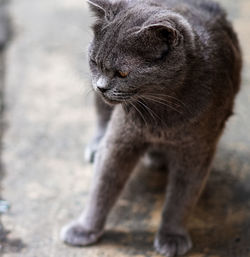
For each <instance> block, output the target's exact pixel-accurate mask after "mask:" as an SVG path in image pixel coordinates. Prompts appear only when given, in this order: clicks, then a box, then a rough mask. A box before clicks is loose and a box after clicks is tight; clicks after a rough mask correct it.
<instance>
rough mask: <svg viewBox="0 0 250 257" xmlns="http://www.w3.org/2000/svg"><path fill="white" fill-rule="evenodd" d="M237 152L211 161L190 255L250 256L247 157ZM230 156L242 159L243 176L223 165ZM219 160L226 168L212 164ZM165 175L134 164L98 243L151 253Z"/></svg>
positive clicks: (194, 218)
mask: <svg viewBox="0 0 250 257" xmlns="http://www.w3.org/2000/svg"><path fill="white" fill-rule="evenodd" d="M237 154H239V153H237V152H230V151H226V150H223V151H221V153H220V154H219V156H220V157H219V158H217V160H216V161H215V165H214V169H213V170H212V173H211V176H210V179H209V181H208V184H207V187H206V189H205V191H204V192H203V195H202V197H201V199H200V201H199V204H198V206H197V207H196V208H195V210H194V213H193V215H192V217H191V219H190V222H189V225H188V227H189V230H190V232H191V235H192V238H193V242H194V248H193V250H192V252H191V253H190V254H189V255H188V256H199V257H209V256H213V257H214V256H217V257H248V256H250V245H249V239H250V216H249V213H250V160H249V158H248V157H249V154H242V153H241V155H237ZM232 156H233V157H234V162H237V163H235V164H236V165H237V167H242V165H244V170H242V169H241V170H239V174H240V173H241V176H239V174H238V175H237V174H232V173H231V171H230V169H228V167H227V165H226V163H230V159H231V158H232ZM225 160H226V161H225ZM223 165H225V166H224V168H225V169H222V170H218V169H217V168H216V167H217V166H223ZM242 168H243V167H242ZM242 172H243V173H242ZM247 172H248V173H247ZM165 180H166V176H165V173H164V172H162V171H156V170H149V169H146V168H143V167H142V166H140V167H138V168H137V170H136V172H135V174H134V176H133V178H132V179H131V181H130V183H129V184H128V186H127V188H126V190H125V192H124V194H123V196H122V198H121V199H120V201H119V202H118V205H117V207H116V208H115V210H114V211H113V213H112V215H111V217H110V219H109V220H110V222H109V226H108V227H109V230H108V231H107V232H106V234H105V236H104V238H103V239H102V240H101V242H100V245H103V246H107V245H113V246H115V247H118V248H119V249H120V251H124V252H126V254H128V253H129V254H131V255H137V254H138V255H139V254H141V253H142V249H143V253H144V256H152V255H151V254H152V242H153V238H154V233H155V231H156V229H157V223H158V222H159V217H160V209H161V208H160V206H161V205H162V203H163V199H164V188H165ZM156 221H157V222H156ZM149 224H150V225H149ZM152 224H153V226H151V225H152Z"/></svg>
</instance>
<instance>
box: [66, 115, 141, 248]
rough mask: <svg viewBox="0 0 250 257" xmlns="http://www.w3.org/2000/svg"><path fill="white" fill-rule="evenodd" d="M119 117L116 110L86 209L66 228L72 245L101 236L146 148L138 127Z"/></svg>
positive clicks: (96, 169) (98, 153)
mask: <svg viewBox="0 0 250 257" xmlns="http://www.w3.org/2000/svg"><path fill="white" fill-rule="evenodd" d="M117 114H118V113H117ZM119 115H120V114H119ZM117 116H118V115H116V113H115V115H113V116H112V119H111V121H110V122H111V123H110V126H109V128H108V130H107V133H106V134H105V137H104V138H103V140H102V142H101V145H100V147H99V148H98V152H97V156H96V160H95V174H94V181H93V185H92V188H91V192H90V197H89V200H88V202H87V205H86V207H85V210H84V212H83V213H82V215H81V216H80V218H79V219H78V220H77V221H74V222H73V223H71V224H69V225H68V226H66V227H65V228H63V230H62V233H61V238H62V240H63V241H64V242H66V243H68V244H71V245H79V246H85V245H89V244H93V243H95V242H96V241H97V240H98V239H99V238H100V236H101V235H102V233H103V229H104V225H105V221H106V218H107V216H108V214H109V212H110V210H111V208H112V206H113V205H114V203H115V201H116V200H117V198H118V196H119V194H120V192H121V191H122V189H123V187H124V185H125V183H126V181H127V180H128V178H129V175H130V174H131V171H132V170H133V168H134V167H135V165H136V163H137V161H138V159H139V157H140V156H141V155H142V154H143V152H144V150H145V145H144V144H143V143H142V141H141V139H140V136H139V135H137V133H136V131H135V129H134V128H132V127H129V125H128V123H126V121H125V120H123V119H121V118H120V117H119V118H117Z"/></svg>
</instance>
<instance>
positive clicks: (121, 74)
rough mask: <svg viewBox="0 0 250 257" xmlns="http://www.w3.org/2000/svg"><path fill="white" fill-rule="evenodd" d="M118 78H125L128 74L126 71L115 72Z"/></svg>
mask: <svg viewBox="0 0 250 257" xmlns="http://www.w3.org/2000/svg"><path fill="white" fill-rule="evenodd" d="M117 73H118V75H119V77H120V78H126V77H127V76H128V74H129V72H128V71H118V72H117Z"/></svg>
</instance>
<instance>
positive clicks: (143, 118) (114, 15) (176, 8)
mask: <svg viewBox="0 0 250 257" xmlns="http://www.w3.org/2000/svg"><path fill="white" fill-rule="evenodd" d="M88 2H89V5H90V8H91V10H92V11H93V12H94V14H95V16H96V18H97V20H96V23H95V24H94V26H93V31H94V38H93V41H92V43H91V45H90V47H89V65H90V69H91V75H92V84H93V87H94V89H95V91H96V107H97V111H98V126H97V134H96V136H95V138H94V140H93V142H92V144H91V145H90V151H89V157H90V158H92V159H93V158H94V169H95V178H94V181H93V185H92V189H91V192H90V197H89V201H88V203H87V205H86V206H85V210H84V212H83V214H82V215H81V216H80V218H79V219H78V220H77V221H74V222H73V223H71V224H70V225H68V226H66V227H65V228H63V230H62V233H61V237H62V240H63V241H65V242H66V243H68V244H71V245H76V246H85V245H90V244H93V243H95V242H96V241H97V240H98V239H99V238H100V237H101V235H102V234H103V230H104V225H105V221H106V219H107V216H108V214H109V212H110V210H111V208H112V206H113V205H114V203H115V201H116V200H117V198H118V196H119V194H120V192H121V191H122V189H123V187H124V185H125V183H126V181H127V180H128V178H129V176H130V174H131V172H132V171H133V169H134V167H135V165H136V164H137V162H138V160H139V159H140V157H142V156H143V155H144V154H145V153H148V154H149V156H151V157H152V158H153V157H154V156H156V155H157V153H158V154H160V155H161V156H162V157H163V158H160V159H159V160H161V161H164V163H165V166H167V167H168V171H169V174H168V185H167V190H166V200H165V205H164V210H163V213H162V221H161V224H160V227H159V230H158V233H157V235H156V238H155V242H154V246H155V249H156V250H157V251H158V252H159V253H161V254H163V255H165V256H168V257H172V256H177V255H183V254H185V253H186V252H187V251H188V250H190V248H191V247H192V242H191V239H190V236H189V234H188V232H187V230H186V229H185V224H186V221H187V219H188V217H189V215H190V213H191V210H192V209H193V207H194V206H195V204H196V202H197V200H198V198H199V196H200V194H201V192H202V189H203V187H204V185H205V183H206V180H207V178H208V175H209V171H210V167H211V161H212V159H213V156H214V153H215V150H216V145H217V143H218V140H219V138H220V136H221V134H222V131H223V128H224V126H225V122H226V120H227V119H228V118H229V116H230V115H231V114H232V109H233V105H234V98H235V95H236V94H237V92H238V90H239V86H240V72H241V53H240V47H239V44H238V40H237V37H236V34H235V33H234V31H233V29H232V26H231V24H230V23H229V22H228V21H227V19H226V14H225V13H224V11H223V10H222V9H221V7H220V6H219V5H218V4H217V3H214V2H211V1H194V0H193V1H191V0H186V1H184V0H183V1H181V0H180V1H177V0H176V1H171V0H154V1H150V0H149V1H139V0H136V1H135V0H134V1H126V0H123V1H116V2H114V1H113V2H110V1H107V0H89V1H88Z"/></svg>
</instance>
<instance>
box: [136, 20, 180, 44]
mask: <svg viewBox="0 0 250 257" xmlns="http://www.w3.org/2000/svg"><path fill="white" fill-rule="evenodd" d="M135 33H136V34H138V35H147V36H150V37H155V36H156V37H159V38H160V39H162V40H163V41H165V42H167V43H168V45H169V46H172V47H175V46H178V45H179V44H180V42H181V40H182V35H181V34H180V32H179V31H178V30H177V29H176V28H174V26H173V25H172V24H171V23H170V22H168V21H165V22H164V21H162V22H156V23H152V24H147V25H143V26H142V27H141V28H140V29H139V30H138V31H137V32H135Z"/></svg>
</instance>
